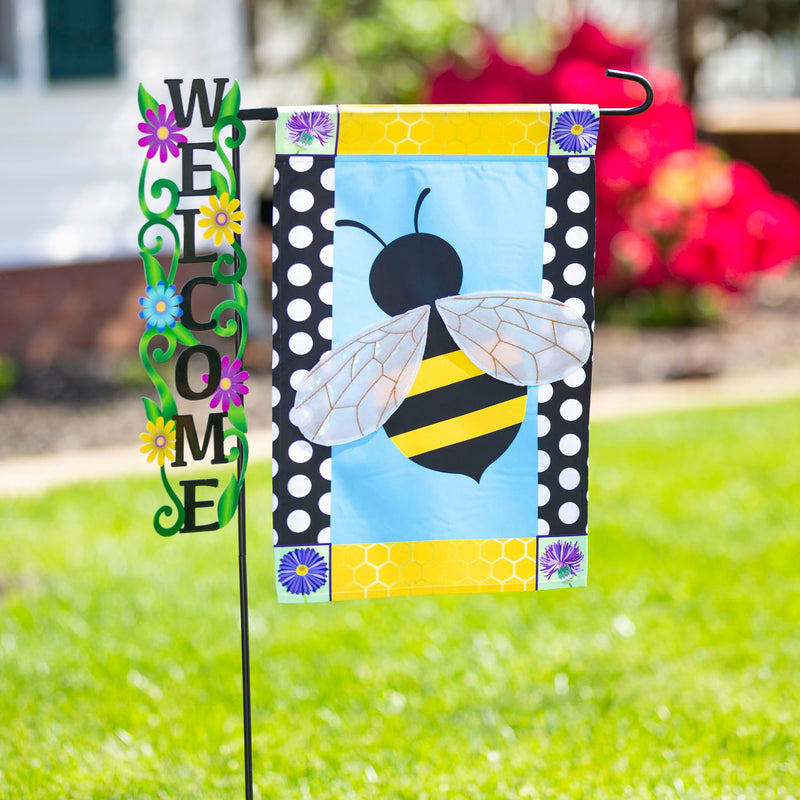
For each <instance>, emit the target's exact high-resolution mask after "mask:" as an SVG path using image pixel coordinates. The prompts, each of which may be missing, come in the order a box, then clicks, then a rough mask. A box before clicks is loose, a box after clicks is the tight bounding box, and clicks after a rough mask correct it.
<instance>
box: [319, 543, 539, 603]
mask: <svg viewBox="0 0 800 800" xmlns="http://www.w3.org/2000/svg"><path fill="white" fill-rule="evenodd" d="M536 564H537V561H536V538H535V537H533V538H525V539H454V540H436V541H428V542H392V543H388V544H344V545H332V546H331V564H330V567H331V571H330V575H331V600H356V599H367V598H372V597H398V596H409V595H420V594H452V593H467V592H526V591H533V590H535V589H536Z"/></svg>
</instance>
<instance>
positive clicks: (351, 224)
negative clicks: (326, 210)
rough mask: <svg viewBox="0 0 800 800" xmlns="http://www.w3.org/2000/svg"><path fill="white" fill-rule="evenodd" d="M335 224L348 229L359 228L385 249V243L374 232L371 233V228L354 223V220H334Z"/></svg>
mask: <svg viewBox="0 0 800 800" xmlns="http://www.w3.org/2000/svg"><path fill="white" fill-rule="evenodd" d="M336 224H337V225H347V226H348V227H350V228H361V230H362V231H366V232H367V233H368V234H369V235H370V236H374V237H375V238H376V239H377V240H378V241H379V242H380V243H381V244H382V245H383V246H384V247H386V242H384V241H383V239H381V237H380V236H378V234H377V233H375V231H373V230H372V229H371V228H368V227H367V226H366V225H364V224H363V223H361V222H356V221H355V220H354V219H339V220H336Z"/></svg>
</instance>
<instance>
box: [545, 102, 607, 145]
mask: <svg viewBox="0 0 800 800" xmlns="http://www.w3.org/2000/svg"><path fill="white" fill-rule="evenodd" d="M599 130H600V118H599V117H597V116H595V115H594V114H593V113H592V112H591V111H589V110H588V109H585V108H576V109H574V110H572V111H563V112H562V113H561V114H559V115H558V119H557V120H556V124H555V125H554V126H553V139H555V141H556V144H557V145H558V146H559V147H560V148H561V149H562V150H563V151H564V152H566V153H582V152H584V150H591V149H592V148H593V147H594V146H595V145H596V144H597V133H598V131H599Z"/></svg>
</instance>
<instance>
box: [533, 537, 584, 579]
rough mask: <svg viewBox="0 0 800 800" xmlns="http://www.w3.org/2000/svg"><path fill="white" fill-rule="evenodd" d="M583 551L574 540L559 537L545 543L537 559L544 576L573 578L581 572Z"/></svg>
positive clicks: (548, 577)
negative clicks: (550, 542) (556, 539)
mask: <svg viewBox="0 0 800 800" xmlns="http://www.w3.org/2000/svg"><path fill="white" fill-rule="evenodd" d="M582 564H583V553H582V552H581V549H580V547H578V545H577V544H576V543H575V542H570V541H568V540H565V539H560V540H558V541H555V542H553V543H552V544H549V545H547V547H545V549H544V553H542V555H541V557H540V559H539V566H540V568H541V569H542V571H543V572H544V575H545V577H546V578H547V579H548V580H550V578H552V577H553V575H556V576H557V577H558V580H560V581H567V580H570V579H571V578H574V577H575V576H576V575H577V574H578V573H579V572H583V567H582V566H581V565H582Z"/></svg>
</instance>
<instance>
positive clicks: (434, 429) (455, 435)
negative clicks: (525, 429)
mask: <svg viewBox="0 0 800 800" xmlns="http://www.w3.org/2000/svg"><path fill="white" fill-rule="evenodd" d="M526 401H527V396H526V395H522V397H515V398H514V399H513V400H506V401H505V402H504V403H497V404H496V405H493V406H489V407H488V408H481V409H480V410H478V411H472V412H470V413H469V414H462V415H461V416H459V417H453V418H452V419H446V420H444V421H443V422H434V423H433V425H425V426H424V427H422V428H417V429H416V430H413V431H408V432H407V433H398V434H397V436H392V441H393V442H394V443H395V445H396V446H397V448H398V449H399V450H400V452H401V453H403V455H405V456H407V457H408V458H413V457H414V456H418V455H421V454H422V453H427V452H429V451H430V450H438V449H439V448H440V447H448V446H449V445H451V444H458V443H459V442H465V441H467V439H475V438H476V437H478V436H483V435H484V434H487V433H494V432H495V431H499V430H502V429H503V428H509V427H511V426H512V425H518V424H519V423H520V422H522V420H523V419H524V417H525V403H526Z"/></svg>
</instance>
